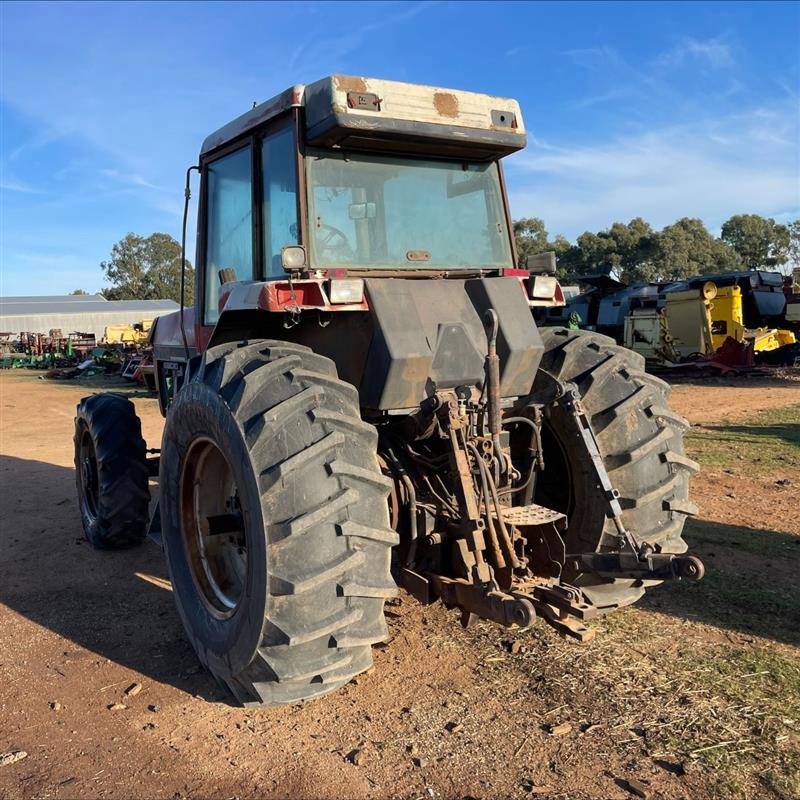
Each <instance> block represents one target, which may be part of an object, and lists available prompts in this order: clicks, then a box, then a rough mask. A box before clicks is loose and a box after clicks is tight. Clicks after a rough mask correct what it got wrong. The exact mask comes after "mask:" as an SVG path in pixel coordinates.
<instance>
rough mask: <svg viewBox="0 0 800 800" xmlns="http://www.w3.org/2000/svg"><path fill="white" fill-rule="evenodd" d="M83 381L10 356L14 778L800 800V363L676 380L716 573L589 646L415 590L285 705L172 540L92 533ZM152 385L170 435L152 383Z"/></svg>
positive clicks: (75, 784) (3, 433)
mask: <svg viewBox="0 0 800 800" xmlns="http://www.w3.org/2000/svg"><path fill="white" fill-rule="evenodd" d="M87 393H88V391H87V388H86V387H85V386H81V385H76V384H75V383H74V382H72V383H69V382H64V383H55V382H48V381H43V380H39V379H38V377H37V375H36V374H35V373H29V372H25V373H22V372H6V373H0V418H1V419H2V422H1V429H0V454H1V455H2V465H0V489H1V490H2V508H1V510H0V544H1V545H2V559H0V753H11V752H18V751H23V752H25V753H27V756H26V757H24V758H21V759H20V760H18V761H16V762H15V763H8V764H5V765H0V797H4V798H5V797H8V798H16V797H24V798H94V797H124V798H187V797H219V798H234V797H236V798H255V797H274V798H288V797H291V798H297V797H304V798H323V797H325V798H368V797H369V798H378V797H398V798H428V797H451V798H468V797H470V798H494V797H527V796H531V795H535V796H540V797H548V798H551V797H552V798H555V797H569V798H603V799H606V798H609V799H613V798H620V799H622V798H631V797H648V798H656V797H664V798H706V797H713V798H726V797H731V796H738V797H746V798H749V797H769V798H790V797H797V796H800V736H799V735H798V728H800V597H798V590H797V580H796V576H797V574H798V567H800V546H798V545H799V544H800V382H796V381H791V380H783V381H777V382H772V383H770V384H768V385H763V384H760V383H752V382H750V383H739V384H736V383H731V382H728V383H721V382H720V383H713V384H707V385H704V386H694V385H688V384H682V385H679V386H677V387H676V388H675V391H674V393H673V406H674V407H675V408H676V409H677V410H678V411H679V412H680V413H682V414H684V415H686V416H688V417H689V418H690V419H691V421H692V422H693V423H697V424H698V428H697V429H696V430H694V431H693V432H692V433H691V435H690V438H689V448H690V453H691V454H692V457H693V458H696V459H699V460H700V461H701V462H702V463H703V464H704V470H703V472H701V473H700V475H699V476H698V477H697V478H696V479H695V481H694V483H693V498H694V500H695V501H696V502H697V503H698V504H699V505H700V507H701V516H700V517H699V518H698V519H696V520H694V521H693V522H692V523H691V525H690V526H688V529H687V534H686V536H687V539H688V541H689V543H690V547H691V548H692V549H693V550H694V551H695V552H698V553H699V554H700V555H701V556H702V558H703V559H704V560H705V562H706V565H707V568H708V575H707V577H706V580H704V581H703V582H702V583H700V584H694V585H684V584H673V585H670V586H666V587H661V588H660V589H659V590H658V591H654V592H651V593H649V594H648V596H647V598H646V599H645V600H644V601H643V602H642V603H641V604H640V605H639V606H637V607H636V608H633V609H627V610H625V611H623V612H620V613H618V614H616V615H613V616H611V617H607V618H604V619H602V620H601V621H600V622H598V623H594V627H596V628H597V629H598V635H597V637H596V639H595V640H594V641H593V642H592V643H590V644H588V645H579V644H575V643H572V642H570V641H566V640H563V639H561V638H559V637H558V636H557V635H556V634H555V632H553V631H552V630H551V629H549V628H548V627H547V626H545V625H543V624H538V625H537V626H536V627H534V628H533V629H532V630H531V631H528V632H522V633H514V632H509V631H506V630H503V629H501V628H498V627H495V626H493V625H489V624H485V623H481V624H478V625H476V626H474V627H472V628H470V629H469V630H463V629H462V628H461V627H460V626H459V625H458V623H457V619H456V617H455V616H454V615H453V614H452V613H450V612H447V611H445V610H444V609H442V608H441V607H440V606H432V607H427V608H423V607H421V606H420V605H419V604H418V603H416V601H414V600H413V599H411V598H409V597H408V596H406V595H401V597H400V598H399V599H398V600H397V601H395V603H394V604H390V605H388V606H387V614H388V622H389V628H390V633H391V636H390V639H389V641H388V642H387V643H386V644H385V645H383V646H381V647H379V648H377V649H376V651H375V669H374V671H373V672H371V673H370V674H368V675H366V676H362V677H361V678H359V679H357V680H356V681H353V682H352V683H351V684H349V685H348V686H346V687H345V688H344V689H342V690H341V691H339V692H337V693H334V694H333V695H330V696H328V697H327V698H325V699H322V700H320V701H316V702H313V703H308V704H296V705H293V706H290V707H285V708H280V709H267V710H245V709H241V708H237V707H234V706H232V705H229V704H228V699H227V698H226V697H225V695H224V694H223V693H222V692H221V691H220V690H219V689H218V688H217V686H216V684H215V683H214V681H213V680H212V679H211V678H209V677H208V676H207V675H206V674H205V673H204V672H203V671H202V670H201V669H200V667H199V665H198V662H197V660H196V659H195V657H194V655H193V652H192V650H191V648H190V647H189V645H188V644H187V642H186V640H185V638H184V635H183V632H182V629H181V626H180V622H179V620H178V617H177V614H176V611H175V608H174V604H173V602H172V598H171V596H170V585H169V582H168V580H167V576H166V572H165V565H164V562H163V558H162V556H161V553H160V551H159V550H158V548H157V547H156V546H155V545H153V544H149V543H148V544H146V545H143V546H142V547H140V548H137V549H135V550H132V551H125V552H95V551H92V550H91V549H90V548H89V546H88V544H87V543H86V541H85V540H84V538H83V534H82V530H81V524H80V520H79V516H78V511H77V507H76V502H75V487H74V474H73V467H72V441H71V437H72V419H73V414H74V409H75V405H76V403H77V401H78V399H79V398H80V397H81V396H82V395H84V394H87ZM135 402H136V405H137V409H138V411H139V413H140V415H141V417H142V419H143V427H144V432H145V435H146V437H147V438H148V441H149V442H150V443H151V445H153V446H158V439H159V434H160V428H161V418H160V416H159V414H158V409H157V404H156V401H155V400H153V399H150V398H146V397H143V396H136V397H135ZM789 406H793V408H788V407H789ZM765 408H766V409H771V411H769V412H764V413H766V414H768V416H766V417H763V418H762V417H759V416H757V415H756V416H754V413H755V410H757V409H765ZM769 414H771V415H772V416H769ZM759 454H761V455H759ZM759 459H760V460H759ZM514 642H518V644H516V645H514ZM512 645H513V646H512ZM133 683H140V684H141V686H142V687H143V688H142V690H141V692H140V693H139V694H138V695H136V696H126V694H125V689H126V688H127V687H128V686H130V685H131V684H133ZM114 704H121V705H122V706H123V707H121V708H118V709H117V710H112V709H110V708H109V706H113V705H114ZM353 762H355V763H353ZM0 764H2V757H0Z"/></svg>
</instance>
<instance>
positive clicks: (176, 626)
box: [0, 456, 230, 701]
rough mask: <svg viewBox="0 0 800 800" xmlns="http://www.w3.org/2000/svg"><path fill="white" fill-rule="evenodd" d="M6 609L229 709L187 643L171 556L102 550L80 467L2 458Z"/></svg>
mask: <svg viewBox="0 0 800 800" xmlns="http://www.w3.org/2000/svg"><path fill="white" fill-rule="evenodd" d="M0 488H1V490H2V493H3V505H2V510H1V511H0V544H2V552H3V558H2V560H1V561H0V603H2V604H4V605H6V606H8V608H10V609H12V610H13V611H15V612H17V613H18V614H20V615H22V616H23V617H26V618H27V619H29V620H31V621H33V622H35V623H37V624H38V625H41V626H43V627H45V628H48V629H49V630H51V631H53V632H54V633H57V634H58V635H59V636H62V637H64V638H65V639H67V640H70V641H72V642H74V643H75V644H77V645H79V646H81V647H84V648H86V649H87V650H90V651H93V652H95V653H97V654H99V655H101V656H104V657H105V658H108V659H110V660H111V661H115V662H117V663H118V664H121V665H123V666H126V667H129V668H130V669H133V670H136V671H138V672H140V673H142V674H143V675H145V676H147V677H149V678H152V679H154V680H156V681H161V682H164V683H168V684H171V685H173V686H176V687H178V688H179V689H182V690H184V691H186V692H189V693H191V694H193V695H199V696H201V697H203V698H205V699H208V700H215V701H220V700H229V699H230V698H228V697H227V696H226V694H225V693H224V692H223V691H222V690H221V689H219V687H218V686H217V684H216V682H215V681H214V680H213V679H212V678H211V677H210V676H209V675H207V674H206V673H205V672H203V671H202V670H201V669H200V667H199V662H198V661H197V658H196V657H195V655H194V652H193V650H192V648H191V646H190V645H189V643H188V641H187V640H186V638H185V637H184V634H183V629H182V627H181V624H180V620H179V619H178V614H177V611H176V609H175V604H174V602H173V599H172V595H171V590H170V589H169V582H168V576H167V573H166V564H165V561H164V557H163V555H162V553H161V550H160V549H159V548H158V547H157V546H156V545H154V544H152V543H150V542H149V541H148V542H145V543H144V544H142V545H140V546H138V547H135V548H132V549H130V550H124V551H97V550H93V549H92V548H91V547H90V546H89V544H88V542H87V541H86V540H85V538H84V536H83V529H82V527H81V521H80V517H79V514H78V510H77V503H76V500H75V483H74V472H73V470H72V469H71V468H67V467H61V466H57V465H54V464H47V463H43V462H40V461H30V460H26V459H21V458H14V457H11V456H0Z"/></svg>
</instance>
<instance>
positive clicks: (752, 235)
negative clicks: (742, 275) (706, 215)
mask: <svg viewBox="0 0 800 800" xmlns="http://www.w3.org/2000/svg"><path fill="white" fill-rule="evenodd" d="M721 236H722V240H723V241H724V242H726V243H727V244H729V245H730V246H731V247H732V248H733V249H734V250H735V251H736V252H737V253H738V254H739V256H740V258H741V260H742V263H743V264H744V266H745V268H746V269H774V268H776V267H781V266H783V264H785V263H786V260H787V258H788V255H789V246H790V234H789V228H787V227H786V225H781V224H779V223H777V222H775V220H774V219H772V218H771V217H762V216H759V215H758V214H736V215H735V216H733V217H731V218H730V219H729V220H728V221H727V222H726V223H725V224H724V225H723V226H722V231H721Z"/></svg>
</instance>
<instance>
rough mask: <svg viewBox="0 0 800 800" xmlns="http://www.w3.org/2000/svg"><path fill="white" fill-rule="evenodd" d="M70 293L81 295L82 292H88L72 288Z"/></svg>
mask: <svg viewBox="0 0 800 800" xmlns="http://www.w3.org/2000/svg"><path fill="white" fill-rule="evenodd" d="M70 294H73V295H74V294H81V295H83V294H89V292H85V291H84V290H83V289H73V291H71V292H70Z"/></svg>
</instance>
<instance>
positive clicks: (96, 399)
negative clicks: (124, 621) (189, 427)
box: [74, 393, 150, 550]
mask: <svg viewBox="0 0 800 800" xmlns="http://www.w3.org/2000/svg"><path fill="white" fill-rule="evenodd" d="M74 441H75V482H76V488H77V490H78V509H79V511H80V514H81V521H82V522H83V532H84V534H85V535H86V538H87V539H88V540H89V542H90V544H91V545H92V547H95V548H97V549H98V550H108V549H119V548H123V547H131V546H132V545H135V544H139V543H140V542H142V541H143V539H144V538H145V535H146V534H147V522H148V508H149V504H150V489H149V480H148V471H147V451H146V445H145V442H144V439H143V438H142V423H141V421H140V420H139V417H138V416H136V409H135V407H134V405H133V403H132V402H131V401H130V400H128V399H127V398H126V397H123V396H122V395H119V394H111V393H105V394H93V395H91V396H89V397H84V398H83V399H82V400H81V401H80V403H79V404H78V408H77V411H76V413H75V439H74Z"/></svg>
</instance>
